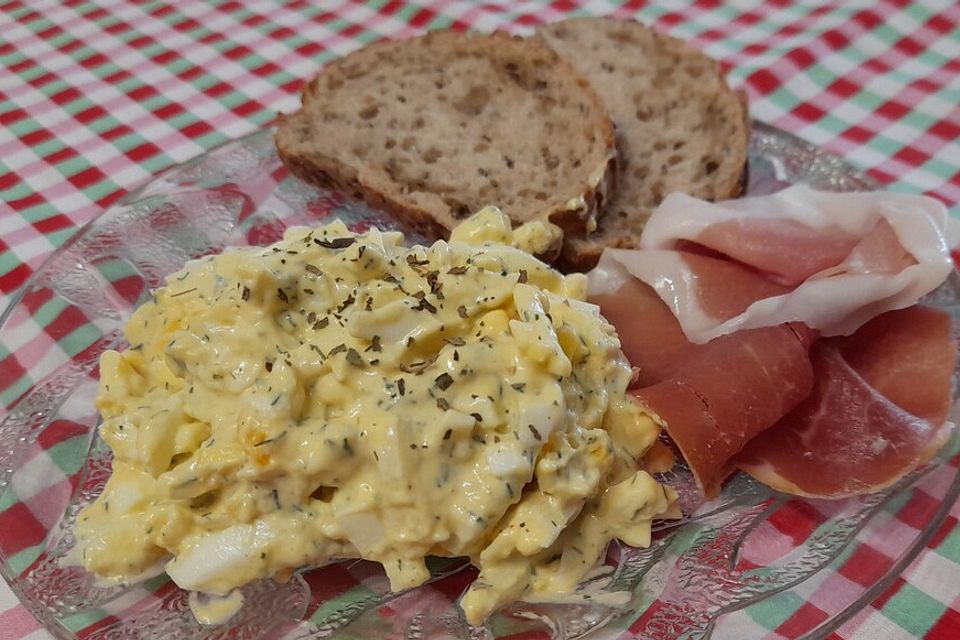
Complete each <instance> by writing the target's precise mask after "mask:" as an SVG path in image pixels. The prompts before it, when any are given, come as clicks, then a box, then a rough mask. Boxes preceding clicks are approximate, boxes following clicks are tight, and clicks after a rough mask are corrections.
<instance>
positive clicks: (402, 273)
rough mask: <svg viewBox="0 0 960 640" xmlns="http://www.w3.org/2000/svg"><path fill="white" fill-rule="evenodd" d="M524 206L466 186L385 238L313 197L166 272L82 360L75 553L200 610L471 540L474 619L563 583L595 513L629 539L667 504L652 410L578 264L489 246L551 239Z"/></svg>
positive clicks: (414, 559)
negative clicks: (253, 241)
mask: <svg viewBox="0 0 960 640" xmlns="http://www.w3.org/2000/svg"><path fill="white" fill-rule="evenodd" d="M534 224H540V226H541V227H543V229H542V230H539V229H533V228H532V227H526V228H524V227H521V228H520V229H518V230H516V231H514V230H512V229H511V227H510V223H509V220H507V219H506V218H505V217H504V216H503V215H502V214H501V213H500V212H499V211H498V210H496V209H493V208H488V209H485V210H483V211H481V212H480V213H478V214H477V215H475V216H474V217H472V218H471V219H469V220H467V221H466V222H465V223H464V224H463V225H462V226H461V227H459V228H458V229H457V230H456V231H454V233H453V235H452V238H451V240H450V242H437V243H435V244H433V245H432V246H430V247H422V246H415V247H411V248H407V247H405V246H403V244H402V242H403V237H402V236H401V235H400V234H398V233H381V232H380V231H377V230H376V229H372V230H370V231H368V232H367V233H363V234H359V235H355V234H352V233H351V232H349V231H348V230H347V228H346V227H345V226H344V225H343V224H342V223H340V222H334V223H332V224H330V225H327V226H325V227H321V228H318V229H306V228H294V229H290V230H288V231H287V232H286V233H285V234H284V238H283V240H282V241H280V242H277V243H276V244H273V245H271V246H269V247H266V248H263V247H257V248H243V249H230V250H227V251H224V252H223V253H222V254H220V255H216V256H212V257H209V258H205V259H202V260H198V261H194V262H191V263H189V264H188V265H187V266H186V267H184V269H183V270H181V271H180V272H178V273H175V274H173V275H172V276H170V277H169V278H168V280H167V285H166V286H165V287H162V288H160V289H158V290H157V291H155V292H154V294H153V300H151V301H150V302H148V303H146V304H144V305H143V306H142V307H140V308H139V309H138V310H137V311H136V313H134V315H133V317H132V318H131V320H130V322H129V324H128V325H127V328H126V335H127V338H128V339H129V342H130V347H129V348H128V349H126V350H125V351H123V352H121V353H118V352H107V353H105V354H104V355H103V357H102V359H101V362H100V370H101V382H100V395H99V397H98V399H97V407H98V408H99V410H100V412H101V413H102V415H103V419H104V421H103V424H102V426H101V428H100V433H101V436H102V437H103V439H104V440H105V441H106V443H107V444H108V445H109V446H110V448H111V449H112V450H113V452H114V456H115V457H114V465H113V475H112V477H111V478H110V480H109V482H108V483H107V485H106V488H105V489H104V492H103V494H102V495H101V496H100V498H99V499H98V500H97V501H96V502H95V503H94V504H92V505H91V506H89V507H87V508H86V509H85V510H84V511H83V512H82V513H81V514H80V517H79V520H78V525H77V531H76V535H77V541H78V545H77V554H78V557H80V558H81V559H82V562H83V564H84V565H85V566H86V567H87V568H88V569H89V570H90V571H92V572H93V573H95V574H97V575H99V576H101V577H103V578H111V579H117V580H130V579H133V578H134V577H135V576H138V575H142V574H144V573H145V572H146V571H147V570H148V569H149V568H150V567H153V566H156V565H157V563H159V562H163V563H165V569H166V572H167V573H168V574H169V575H170V577H171V578H172V579H173V580H174V581H175V582H176V583H177V584H178V585H179V586H181V587H183V588H184V589H188V590H191V591H194V592H200V593H202V594H206V595H205V596H204V598H203V599H204V600H206V601H209V602H212V603H214V605H215V609H216V610H215V611H205V610H202V609H203V608H202V607H198V609H200V611H199V612H198V613H199V616H198V617H200V618H201V619H204V620H206V621H210V622H215V621H217V620H220V619H222V618H223V617H224V616H225V615H229V614H230V613H232V611H234V610H235V609H236V608H237V607H239V603H240V602H241V600H239V595H231V594H236V592H235V591H234V590H235V589H236V588H238V587H240V586H242V585H244V584H246V583H248V582H250V581H253V580H256V579H260V578H268V577H274V578H278V579H285V578H286V577H288V576H290V575H291V573H292V572H294V571H295V570H297V569H299V568H303V567H312V566H319V565H323V564H326V563H328V562H331V561H333V560H336V559H340V558H355V557H362V558H366V559H369V560H375V561H377V562H379V563H381V564H382V565H383V567H384V569H385V570H386V573H387V575H388V576H389V578H390V583H391V587H392V588H393V589H394V590H401V589H407V588H410V587H415V586H417V585H419V584H422V583H423V582H424V581H425V580H427V578H428V577H429V572H428V571H427V568H426V565H425V563H424V560H425V557H426V556H428V555H436V556H469V557H470V558H471V559H472V561H473V562H474V563H475V564H476V565H477V566H478V567H479V569H480V575H479V577H478V579H477V580H476V581H475V582H474V583H473V585H472V586H471V587H470V588H469V590H468V591H467V593H466V594H465V595H464V597H463V599H462V606H463V609H464V611H465V613H466V616H467V619H468V620H469V621H470V622H471V623H474V624H476V623H480V622H482V621H483V619H484V618H485V617H486V616H487V615H489V614H490V613H491V612H492V611H494V610H495V609H496V608H497V607H499V606H500V605H502V604H504V603H506V602H510V601H514V600H517V599H521V598H524V597H528V598H531V599H541V600H542V599H544V598H549V597H550V596H551V595H555V596H558V597H560V596H563V595H564V594H569V593H570V592H571V591H572V590H574V589H575V587H576V586H577V584H578V582H579V581H581V579H582V578H583V577H584V576H585V575H586V574H587V573H588V572H589V571H590V570H591V569H593V567H594V566H595V565H596V564H597V562H598V560H599V559H600V558H601V556H602V554H603V552H604V549H605V547H606V545H607V543H608V542H609V541H610V540H611V539H613V538H619V539H621V540H623V541H625V542H627V543H628V544H631V545H638V546H644V545H647V544H649V542H650V522H651V520H652V519H654V518H657V517H663V516H664V515H667V514H670V513H672V511H673V510H674V509H675V508H674V507H673V506H672V503H673V500H674V495H673V493H672V492H671V491H670V490H669V489H667V488H665V487H663V486H661V485H659V484H657V482H656V481H654V479H653V478H652V477H651V476H650V475H649V474H648V473H647V471H645V470H644V469H643V464H642V461H641V459H642V456H643V455H644V453H645V452H646V451H647V449H648V448H649V447H650V446H651V445H652V444H653V443H654V441H655V439H656V437H657V434H658V430H659V429H658V427H657V425H656V424H655V423H654V422H653V420H651V419H650V418H649V417H648V416H646V415H645V414H644V413H642V412H641V411H640V409H639V408H638V406H637V405H636V404H635V402H634V401H633V400H632V399H631V398H630V397H629V396H627V395H626V394H625V390H626V388H627V385H628V383H629V382H630V380H631V377H632V371H631V368H630V366H629V364H628V363H627V361H626V360H625V358H624V356H623V354H622V353H621V351H620V343H619V341H618V339H617V336H616V334H615V333H614V330H613V328H612V327H611V326H610V325H609V324H608V323H607V322H606V321H605V320H604V319H603V318H602V317H601V316H600V315H599V312H598V309H597V307H595V306H593V305H591V304H588V303H586V302H584V301H583V299H584V296H585V293H586V291H585V289H586V280H585V278H584V277H583V276H582V275H569V276H563V275H561V274H560V273H558V272H557V271H555V270H553V269H552V268H550V267H549V266H547V265H545V264H543V263H542V262H540V261H539V260H537V259H536V258H534V257H533V256H531V255H530V254H529V253H528V252H526V251H524V250H522V249H520V248H517V247H515V246H511V245H512V244H513V243H517V244H520V245H522V246H523V247H524V248H526V249H530V250H532V251H536V250H537V249H538V248H540V247H541V246H546V244H547V243H549V242H551V241H552V239H551V237H549V234H550V233H552V230H551V229H549V228H548V227H547V226H546V225H544V224H541V223H534ZM209 596H227V597H226V598H216V597H209ZM191 602H192V603H194V604H197V603H198V602H199V599H198V598H196V597H193V598H191ZM214 605H211V606H214Z"/></svg>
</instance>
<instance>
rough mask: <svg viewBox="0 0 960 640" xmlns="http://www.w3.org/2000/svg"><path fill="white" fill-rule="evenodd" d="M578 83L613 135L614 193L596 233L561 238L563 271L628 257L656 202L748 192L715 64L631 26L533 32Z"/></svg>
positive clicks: (742, 145)
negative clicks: (598, 105) (678, 194)
mask: <svg viewBox="0 0 960 640" xmlns="http://www.w3.org/2000/svg"><path fill="white" fill-rule="evenodd" d="M538 34H539V35H540V36H541V37H542V38H544V39H545V40H546V41H547V42H548V43H549V44H550V45H551V46H552V47H553V48H554V49H555V50H556V51H557V52H558V53H559V54H560V55H562V56H563V57H565V58H567V59H568V60H569V61H570V63H571V64H573V65H574V66H575V67H576V68H577V70H578V71H580V73H582V74H583V75H584V76H585V77H586V78H587V79H588V80H589V81H590V84H591V85H592V86H593V88H594V89H595V90H596V92H597V94H598V95H599V96H600V99H601V100H602V101H603V104H604V107H605V109H606V110H607V113H608V114H609V115H610V117H611V118H612V119H613V122H614V126H615V127H616V131H617V147H618V150H619V153H620V159H619V167H618V173H617V192H616V194H615V195H613V197H612V198H611V199H610V200H609V201H607V202H606V203H605V204H604V209H603V212H602V215H601V216H600V218H599V227H598V229H597V232H596V233H594V234H592V235H589V236H584V235H581V236H580V237H577V238H568V239H567V241H566V242H565V243H564V247H563V255H562V256H561V260H562V264H563V266H564V268H566V269H571V270H586V269H589V268H590V267H592V266H593V265H594V264H596V262H597V260H598V259H599V258H600V254H601V253H602V251H603V249H604V247H621V248H635V247H637V245H638V243H639V240H640V233H641V231H642V230H643V225H644V223H645V222H646V220H647V218H648V217H649V216H650V214H651V213H652V212H653V210H654V209H655V208H656V206H657V205H658V204H660V202H661V200H663V198H664V197H665V196H666V195H667V194H669V193H671V192H673V191H682V192H685V193H688V194H690V195H693V196H696V197H698V198H703V199H706V200H719V199H724V198H731V197H736V196H738V195H740V194H741V193H742V190H743V187H744V184H745V176H746V174H745V171H746V162H747V142H748V138H749V118H748V114H747V108H746V101H745V97H744V96H743V94H741V93H738V92H735V91H732V90H731V89H730V88H729V87H728V86H727V83H726V80H725V78H724V74H723V70H722V68H721V67H720V64H719V63H718V62H716V61H715V60H712V59H711V58H709V57H708V56H706V55H704V54H702V53H700V52H699V51H697V50H696V49H694V48H692V47H690V46H689V45H687V44H686V43H684V42H683V41H681V40H678V39H676V38H671V37H669V36H665V35H662V34H658V33H657V32H656V31H654V30H653V29H651V28H648V27H645V26H644V25H642V24H640V23H638V22H635V21H632V20H613V19H609V18H574V19H571V20H565V21H562V22H557V23H554V24H550V25H546V26H544V27H542V28H541V29H539V31H538Z"/></svg>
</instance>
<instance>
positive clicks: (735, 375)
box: [591, 279, 816, 497]
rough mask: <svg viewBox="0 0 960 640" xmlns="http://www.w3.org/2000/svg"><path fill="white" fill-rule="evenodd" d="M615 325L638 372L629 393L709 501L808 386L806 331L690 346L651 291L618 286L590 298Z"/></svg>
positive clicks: (809, 335)
mask: <svg viewBox="0 0 960 640" xmlns="http://www.w3.org/2000/svg"><path fill="white" fill-rule="evenodd" d="M591 300H592V301H593V302H595V303H596V304H598V305H599V306H600V312H601V313H602V314H603V315H604V317H605V318H607V320H609V321H610V322H611V323H613V325H614V326H615V327H617V331H618V334H619V335H620V339H621V346H622V348H623V351H624V353H625V354H626V356H627V358H628V359H629V360H630V362H631V363H632V364H634V365H635V366H637V367H639V369H640V374H639V378H638V380H637V387H636V389H635V390H634V394H635V395H636V396H637V398H638V399H639V400H640V402H641V403H642V404H643V405H644V406H645V407H646V408H647V410H649V411H650V412H651V413H653V414H656V416H657V417H658V418H659V420H660V422H661V423H662V424H663V425H664V426H665V427H666V429H667V432H668V433H669V434H670V437H671V439H672V440H673V441H674V443H675V444H676V445H677V448H678V449H679V450H680V452H681V453H682V454H683V457H684V459H685V460H686V461H687V463H688V464H689V466H690V469H691V471H692V473H693V475H694V478H695V479H696V481H697V484H698V486H699V487H700V488H701V489H702V490H703V492H704V493H705V494H706V495H707V496H708V497H713V496H715V495H716V494H717V493H718V492H719V489H720V485H721V483H722V482H723V480H724V479H726V477H727V476H728V475H730V473H731V472H732V471H733V470H734V467H733V465H732V464H731V462H730V460H731V459H732V458H733V456H734V455H736V454H737V452H739V451H740V450H741V449H742V448H743V447H744V445H746V444H747V443H748V442H749V441H750V440H751V439H752V438H753V437H754V436H756V435H757V434H759V433H761V432H763V431H764V430H766V429H767V428H769V427H770V426H771V425H773V424H774V423H776V422H777V421H778V420H779V419H780V418H781V417H782V416H783V415H784V414H786V413H787V412H788V411H790V410H791V409H792V408H794V407H795V406H797V405H798V404H799V403H800V402H802V401H803V400H804V398H806V397H807V396H808V395H809V394H810V390H811V389H812V388H813V368H812V367H811V365H810V358H809V357H808V355H807V351H808V349H809V347H810V344H811V343H812V342H813V340H814V339H815V337H816V336H815V334H814V332H812V331H810V330H809V329H807V328H806V327H805V326H803V325H780V326H776V327H764V328H761V329H753V330H749V331H741V332H738V333H736V334H733V335H729V336H723V337H720V338H717V339H715V340H713V341H711V342H709V343H708V344H705V345H696V344H693V343H691V342H690V341H688V340H687V339H686V336H684V334H683V331H682V330H681V329H680V323H679V322H677V319H676V318H675V317H674V316H673V314H672V313H671V312H670V310H669V309H668V308H667V306H666V305H665V304H664V303H663V301H661V300H660V298H659V297H658V296H657V294H656V293H655V292H654V291H653V289H651V288H650V287H649V286H647V285H645V284H643V283H642V282H640V281H639V280H636V279H630V280H626V281H623V282H622V284H621V286H620V289H619V290H618V292H617V293H616V294H613V295H598V296H594V297H593V298H591Z"/></svg>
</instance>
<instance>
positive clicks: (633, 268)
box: [588, 187, 957, 497]
mask: <svg viewBox="0 0 960 640" xmlns="http://www.w3.org/2000/svg"><path fill="white" fill-rule="evenodd" d="M956 233H957V228H956V225H955V223H952V222H948V220H947V218H946V210H945V209H944V208H943V207H942V206H941V205H940V204H939V203H937V202H935V201H933V200H930V199H927V198H922V197H913V196H901V195H897V194H887V193H884V194H878V193H875V194H847V195H844V194H829V195H828V194H822V193H817V192H814V191H810V190H809V189H805V188H800V187H794V188H791V189H787V190H786V191H784V192H781V193H779V194H777V195H775V196H769V197H764V198H750V199H744V200H740V201H735V202H729V203H720V204H710V203H704V202H700V201H696V200H693V199H691V198H688V197H686V196H678V195H674V196H670V197H669V198H668V199H667V201H666V202H665V203H664V204H663V205H661V207H660V208H659V209H658V210H657V212H656V213H655V214H654V216H653V217H652V218H651V220H650V223H648V226H647V228H646V230H645V232H644V236H643V240H642V244H643V246H644V247H645V248H643V249H641V250H637V251H621V250H607V251H606V252H604V254H603V257H602V258H601V260H600V263H599V265H598V266H597V268H596V269H594V270H593V271H592V272H591V273H590V274H588V275H589V280H590V289H589V294H590V299H591V300H592V301H593V302H595V303H597V304H598V305H600V308H601V312H602V313H603V315H604V316H605V317H606V318H607V319H608V320H610V321H611V322H612V323H613V325H614V326H615V327H617V330H618V333H619V335H620V338H621V342H622V346H623V350H624V352H625V354H626V355H627V357H628V358H629V359H630V361H631V362H632V363H633V364H634V365H635V366H637V367H639V369H640V373H639V377H638V380H637V386H636V388H635V389H634V393H635V395H636V396H637V397H638V398H639V399H640V400H641V402H642V403H643V404H644V405H645V406H646V407H647V408H648V410H650V411H651V412H652V413H654V414H656V415H657V416H658V417H659V418H660V420H661V422H663V423H664V425H665V426H666V429H667V432H668V433H669V435H670V437H671V438H672V439H673V441H674V443H675V444H676V445H677V448H678V449H679V450H680V452H681V453H682V454H683V456H684V458H685V459H686V460H687V462H688V464H689V465H690V468H691V470H692V472H693V474H694V476H695V478H696V479H697V482H698V484H699V485H700V487H701V488H702V489H703V491H704V493H705V494H706V495H707V496H708V497H710V496H713V495H715V494H716V493H717V491H718V490H719V487H720V484H721V483H722V482H723V480H724V479H725V478H726V477H727V476H728V475H729V474H730V473H731V472H732V471H733V470H734V469H735V468H737V467H739V468H741V469H743V470H745V471H747V472H748V473H751V474H753V475H754V476H756V477H757V478H758V479H759V480H761V481H762V482H765V483H767V484H769V485H770V486H772V487H775V488H777V489H780V490H783V491H787V492H791V493H797V494H800V495H807V496H820V497H842V496H847V495H851V494H856V493H863V492H869V491H875V490H879V489H881V488H883V487H885V486H888V485H889V484H891V483H893V482H895V481H896V480H897V479H899V478H900V477H902V476H903V475H904V474H906V473H908V472H909V471H910V470H911V469H913V468H915V467H916V466H917V465H918V464H920V463H922V462H923V461H925V460H927V459H929V458H930V457H931V456H932V455H933V454H934V453H935V452H936V451H937V450H938V449H939V448H940V447H941V446H942V444H943V443H944V442H945V440H946V438H947V436H948V435H949V433H950V430H951V428H952V425H950V424H949V423H946V422H945V421H946V419H947V416H948V412H949V408H950V400H951V395H952V394H951V391H952V389H951V377H952V373H953V370H954V366H955V362H956V350H955V346H954V342H953V338H952V333H951V322H950V319H949V317H948V316H946V315H945V314H944V313H941V312H939V311H935V310H931V309H927V308H920V307H916V306H912V305H914V304H915V303H916V301H917V300H918V299H919V297H920V296H922V295H923V294H925V293H927V292H929V291H932V290H933V289H935V288H936V287H937V286H939V285H940V284H941V283H942V282H943V280H944V279H945V278H946V277H947V275H949V273H950V271H951V269H952V262H951V260H950V255H949V252H948V251H947V247H948V246H951V244H952V243H953V241H954V240H956V239H957V238H956V237H955V236H956ZM811 327H812V328H811ZM823 334H825V335H827V336H832V337H827V338H824V337H818V336H820V335H823Z"/></svg>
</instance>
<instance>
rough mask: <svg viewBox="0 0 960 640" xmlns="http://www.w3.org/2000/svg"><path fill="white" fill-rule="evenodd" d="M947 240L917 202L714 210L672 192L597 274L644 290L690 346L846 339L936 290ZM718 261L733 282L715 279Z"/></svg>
mask: <svg viewBox="0 0 960 640" xmlns="http://www.w3.org/2000/svg"><path fill="white" fill-rule="evenodd" d="M957 234H958V229H957V223H956V222H954V221H952V220H951V219H950V218H949V215H948V213H947V210H946V208H945V207H944V206H943V205H942V204H941V203H940V202H938V201H936V200H934V199H932V198H926V197H923V196H912V195H905V194H895V193H887V192H873V193H850V194H837V193H830V194H828V193H823V192H817V191H813V190H810V189H808V188H806V187H802V186H795V187H790V188H788V189H785V190H784V191H781V192H779V193H776V194H774V195H770V196H763V197H759V198H745V199H742V200H732V201H727V202H721V203H709V202H704V201H701V200H697V199H695V198H691V197H690V196H686V195H684V194H672V195H670V196H668V197H667V199H666V200H664V202H663V204H661V205H660V207H658V208H657V210H656V211H655V212H654V214H653V215H652V216H651V218H650V220H649V221H648V222H647V226H646V228H645V229H644V232H643V236H642V238H641V247H642V249H641V250H639V251H631V250H607V251H605V252H604V254H603V257H602V258H601V261H600V264H599V265H598V268H597V269H596V270H595V271H597V272H600V273H602V272H610V271H617V270H620V271H623V272H627V273H629V274H632V275H633V276H635V277H637V278H639V279H640V280H642V281H644V282H646V283H647V284H649V285H650V286H652V287H653V288H654V289H655V290H656V292H657V294H658V295H659V296H660V297H661V299H663V300H664V302H666V304H667V306H668V307H669V308H670V309H671V310H672V311H673V313H674V315H676V316H677V318H678V319H679V320H680V325H681V327H682V328H683V331H684V333H685V335H686V336H687V337H688V338H689V339H690V340H691V341H692V342H695V343H699V344H702V343H705V342H709V341H710V340H712V339H713V338H716V337H718V336H721V335H725V334H728V333H733V332H735V331H739V330H741V329H755V328H759V327H769V326H776V325H778V324H782V323H784V322H803V323H804V324H806V325H807V326H809V327H811V328H814V329H817V330H819V331H820V332H821V334H823V335H826V336H834V335H849V334H850V333H852V332H853V331H855V330H856V329H857V328H858V327H859V326H861V325H862V324H864V323H865V322H867V321H868V320H870V319H871V318H873V317H876V316H877V315H879V314H881V313H883V312H885V311H890V310H893V309H901V308H905V307H909V306H911V305H913V304H915V303H916V302H917V300H919V299H920V297H922V296H923V295H925V294H927V293H929V292H930V291H932V290H933V289H935V288H936V287H937V286H938V285H939V284H940V283H941V282H943V280H944V279H945V278H946V276H947V275H948V274H949V273H950V271H951V269H952V268H953V263H952V261H951V258H950V252H949V248H948V247H949V246H950V241H951V240H953V239H956V238H955V236H956V235H957ZM717 263H725V264H726V267H724V269H725V270H727V271H731V270H735V271H737V272H738V275H737V276H736V278H734V279H732V280H731V279H729V278H727V277H726V276H723V275H717V274H716V273H714V270H715V269H716V267H717ZM621 277H622V276H621ZM751 278H752V279H753V280H755V281H763V282H765V283H766V284H765V285H764V287H765V288H762V289H759V288H757V287H756V286H754V284H749V283H748V286H747V287H746V290H747V291H749V292H750V295H751V296H753V298H752V299H751V298H750V297H749V296H747V297H743V295H742V290H741V289H742V285H743V283H744V282H745V281H748V280H750V279H751ZM593 279H594V276H593V273H591V280H592V281H593ZM601 280H602V278H601ZM711 281H712V282H718V281H722V282H726V283H732V284H729V285H721V286H720V287H715V286H713V284H709V285H708V284H706V283H708V282H711ZM591 284H592V286H593V288H594V289H596V287H595V286H594V283H593V282H591ZM728 287H729V288H728ZM731 291H733V292H736V291H741V294H740V298H738V302H737V304H736V305H734V306H733V307H731V306H729V305H727V306H724V305H717V304H716V301H717V300H724V299H727V298H728V297H729V294H730V292H731ZM595 292H597V293H599V291H595ZM711 298H712V299H711ZM739 306H743V308H742V309H734V307H739ZM732 310H735V313H732V312H731V311H732Z"/></svg>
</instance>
